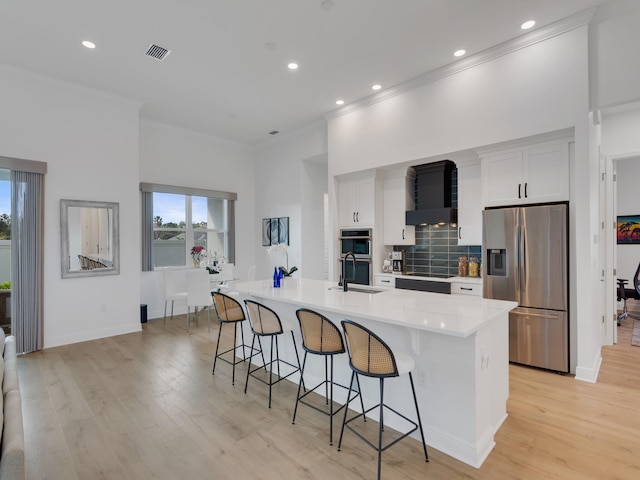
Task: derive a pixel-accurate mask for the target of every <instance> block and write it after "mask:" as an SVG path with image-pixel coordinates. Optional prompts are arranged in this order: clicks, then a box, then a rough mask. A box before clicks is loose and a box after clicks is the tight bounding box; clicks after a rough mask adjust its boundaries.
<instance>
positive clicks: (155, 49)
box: [147, 43, 171, 62]
mask: <svg viewBox="0 0 640 480" xmlns="http://www.w3.org/2000/svg"><path fill="white" fill-rule="evenodd" d="M170 53H171V50H167V49H166V48H162V47H160V46H158V45H154V44H153V43H152V44H151V45H149V48H147V56H148V57H151V58H155V59H156V60H158V61H160V62H161V61H163V60H164V59H165V57H166V56H167V55H169V54H170Z"/></svg>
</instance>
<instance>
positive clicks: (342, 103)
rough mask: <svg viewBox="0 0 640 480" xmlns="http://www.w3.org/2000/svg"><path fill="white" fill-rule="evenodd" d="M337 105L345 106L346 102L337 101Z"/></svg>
mask: <svg viewBox="0 0 640 480" xmlns="http://www.w3.org/2000/svg"><path fill="white" fill-rule="evenodd" d="M336 105H344V100H336Z"/></svg>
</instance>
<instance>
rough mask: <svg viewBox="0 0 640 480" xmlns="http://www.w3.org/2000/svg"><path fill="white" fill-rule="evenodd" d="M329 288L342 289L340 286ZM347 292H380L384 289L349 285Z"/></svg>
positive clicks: (330, 288)
mask: <svg viewBox="0 0 640 480" xmlns="http://www.w3.org/2000/svg"><path fill="white" fill-rule="evenodd" d="M329 290H342V287H329ZM348 291H349V292H358V293H381V292H384V291H385V290H381V289H378V288H371V287H351V286H350V287H349V290H348Z"/></svg>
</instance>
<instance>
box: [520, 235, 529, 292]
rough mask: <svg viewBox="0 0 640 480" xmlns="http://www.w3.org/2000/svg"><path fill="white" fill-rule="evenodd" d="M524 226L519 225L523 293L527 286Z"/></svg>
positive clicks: (521, 287) (521, 286)
mask: <svg viewBox="0 0 640 480" xmlns="http://www.w3.org/2000/svg"><path fill="white" fill-rule="evenodd" d="M525 234H526V232H525V226H524V225H521V226H520V289H521V291H522V292H523V293H524V291H525V290H526V288H527V242H526V235H525Z"/></svg>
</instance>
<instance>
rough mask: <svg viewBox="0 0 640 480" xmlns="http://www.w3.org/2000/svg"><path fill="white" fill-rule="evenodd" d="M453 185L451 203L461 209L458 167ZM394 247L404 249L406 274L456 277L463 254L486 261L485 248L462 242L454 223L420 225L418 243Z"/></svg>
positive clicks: (417, 228)
mask: <svg viewBox="0 0 640 480" xmlns="http://www.w3.org/2000/svg"><path fill="white" fill-rule="evenodd" d="M451 184H452V185H451V205H452V206H453V207H455V208H457V207H458V170H457V169H454V171H453V172H452V175H451ZM414 198H415V195H414ZM393 249H394V250H396V251H401V250H402V251H404V255H403V257H404V269H405V272H406V273H408V274H415V275H422V276H427V277H455V276H456V275H458V258H459V257H467V258H471V257H475V258H477V259H478V262H480V263H481V262H482V247H481V246H480V245H472V246H468V245H458V227H457V226H455V227H452V226H451V225H427V226H426V227H420V226H417V227H416V245H415V246H411V247H406V246H402V247H399V246H396V247H393Z"/></svg>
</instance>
